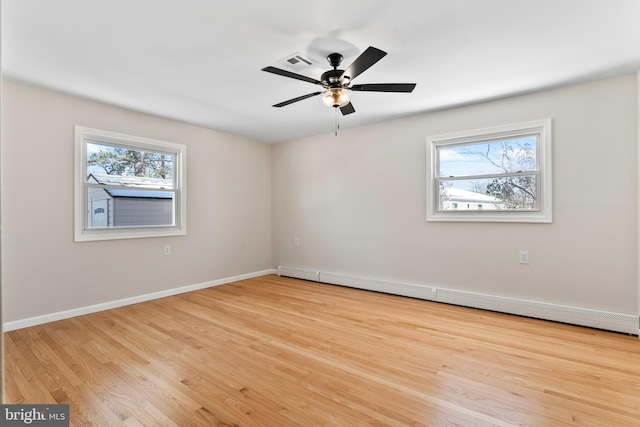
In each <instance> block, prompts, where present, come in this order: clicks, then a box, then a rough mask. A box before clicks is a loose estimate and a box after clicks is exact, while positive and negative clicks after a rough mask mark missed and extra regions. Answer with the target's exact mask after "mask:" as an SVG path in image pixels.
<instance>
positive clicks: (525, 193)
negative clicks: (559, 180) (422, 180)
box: [427, 119, 552, 222]
mask: <svg viewBox="0 0 640 427" xmlns="http://www.w3.org/2000/svg"><path fill="white" fill-rule="evenodd" d="M427 153H428V159H427V167H428V183H427V188H428V190H427V221H491V222H551V200H552V198H551V119H546V120H539V121H535V122H528V123H520V124H515V125H507V126H500V127H495V128H489V129H481V130H475V131H466V132H459V133H452V134H446V135H438V136H431V137H428V138H427ZM461 206H464V209H461Z"/></svg>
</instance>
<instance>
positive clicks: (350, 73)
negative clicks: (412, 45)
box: [340, 46, 387, 81]
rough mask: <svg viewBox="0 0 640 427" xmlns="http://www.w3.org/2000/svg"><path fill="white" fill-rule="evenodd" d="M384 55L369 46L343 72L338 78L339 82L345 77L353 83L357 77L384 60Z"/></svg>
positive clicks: (382, 52) (384, 53)
mask: <svg viewBox="0 0 640 427" xmlns="http://www.w3.org/2000/svg"><path fill="white" fill-rule="evenodd" d="M386 54H387V52H384V51H382V50H380V49H378V48H375V47H373V46H369V47H368V48H367V50H365V51H364V52H362V54H361V55H360V56H358V57H357V58H356V60H355V61H353V64H351V65H350V66H349V68H347V69H346V70H345V72H344V73H342V76H340V80H342V79H343V78H345V77H349V79H350V80H351V81H353V79H355V78H356V77H358V76H359V75H360V74H362V73H363V72H365V71H367V70H368V69H369V67H371V66H372V65H373V64H375V63H376V62H378V61H380V60H381V59H382V58H384V57H385V55H386Z"/></svg>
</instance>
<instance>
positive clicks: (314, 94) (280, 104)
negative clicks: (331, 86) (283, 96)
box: [274, 92, 322, 107]
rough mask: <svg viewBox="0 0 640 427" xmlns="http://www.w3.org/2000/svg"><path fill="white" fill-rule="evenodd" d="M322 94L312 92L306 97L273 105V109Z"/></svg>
mask: <svg viewBox="0 0 640 427" xmlns="http://www.w3.org/2000/svg"><path fill="white" fill-rule="evenodd" d="M321 93H322V92H314V93H309V94H307V95H302V96H299V97H297V98H293V99H290V100H288V101H284V102H281V103H279V104H275V105H274V107H284V106H285V105H289V104H293V103H294V102H298V101H302V100H303V99H307V98H311V97H312V96H316V95H320V94H321Z"/></svg>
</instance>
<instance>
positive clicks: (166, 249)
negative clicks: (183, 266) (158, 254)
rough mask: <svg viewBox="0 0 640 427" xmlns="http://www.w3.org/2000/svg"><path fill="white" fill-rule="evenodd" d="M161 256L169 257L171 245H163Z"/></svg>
mask: <svg viewBox="0 0 640 427" xmlns="http://www.w3.org/2000/svg"><path fill="white" fill-rule="evenodd" d="M163 254H164V256H168V255H171V245H164V249H163Z"/></svg>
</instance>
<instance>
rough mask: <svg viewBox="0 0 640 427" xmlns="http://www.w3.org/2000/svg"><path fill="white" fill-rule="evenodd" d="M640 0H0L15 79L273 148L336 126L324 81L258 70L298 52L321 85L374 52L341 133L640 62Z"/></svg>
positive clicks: (6, 64)
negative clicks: (333, 59) (364, 86)
mask: <svg viewBox="0 0 640 427" xmlns="http://www.w3.org/2000/svg"><path fill="white" fill-rule="evenodd" d="M639 16H640V1H638V0H591V1H584V0H537V1H528V0H482V1H479V0H396V1H393V2H391V1H384V0H377V1H376V0H350V1H335V0H323V1H317V2H310V1H300V0H271V1H268V2H267V1H264V0H238V1H233V2H232V1H222V0H220V1H215V0H56V1H51V0H4V1H3V2H2V67H3V73H4V75H5V77H6V78H8V79H10V80H14V81H18V82H22V83H27V84H31V85H36V86H39V87H44V88H48V89H52V90H55V91H60V92H63V93H68V94H71V95H75V96H79V97H83V98H87V99H92V100H96V101H100V102H104V103H108V104H112V105H116V106H120V107H124V108H128V109H131V110H135V111H140V112H144V113H149V114H153V115H157V116H161V117H166V118H171V119H174V120H178V121H181V122H186V123H191V124H195V125H199V126H202V127H206V128H210V129H215V130H220V131H223V132H228V133H232V134H236V135H242V136H245V137H249V138H253V139H256V140H260V141H265V142H270V143H273V142H280V141H287V140H291V139H295V138H299V137H304V136H309V135H316V134H322V133H332V132H333V131H334V121H335V114H334V113H335V110H334V109H332V108H328V107H325V106H323V105H322V103H321V101H320V97H314V98H310V99H306V100H303V101H300V102H298V103H295V104H292V105H288V106H286V107H283V108H273V107H271V105H273V104H276V103H278V102H281V101H285V100H288V99H291V98H295V97H297V96H301V95H305V94H308V93H311V92H316V91H317V90H318V88H319V87H318V86H315V85H312V84H309V83H306V82H303V81H298V80H293V79H289V78H286V77H282V76H278V75H274V74H269V73H265V72H262V71H261V69H262V68H263V67H265V66H269V65H272V66H276V67H278V68H284V67H285V66H284V65H282V64H279V63H278V61H279V60H281V59H283V58H286V57H288V56H289V55H290V54H293V53H301V54H303V55H305V56H307V57H309V58H312V59H313V60H315V61H316V64H315V65H314V66H312V67H309V68H307V69H305V70H300V71H297V70H294V69H291V71H294V72H297V73H299V74H304V75H307V76H309V77H313V78H315V79H319V77H320V74H321V73H322V72H323V71H326V70H328V69H330V67H329V64H328V62H327V61H326V55H328V54H329V53H331V52H334V51H336V52H339V53H341V54H343V55H344V57H345V59H344V62H343V67H341V68H343V69H344V68H346V66H348V65H349V64H350V63H351V62H352V61H353V60H354V59H355V58H356V57H357V56H358V55H359V54H360V53H361V52H362V51H364V50H365V49H366V48H367V47H368V46H375V47H377V48H379V49H382V50H384V51H386V52H388V55H387V56H386V57H385V58H383V59H382V60H381V61H380V62H378V63H377V64H375V65H374V66H373V67H371V68H370V69H369V70H367V71H366V72H364V73H363V74H362V75H360V76H358V77H357V78H356V79H354V83H356V84H361V83H387V82H399V83H406V82H409V83H413V82H415V83H417V87H416V89H415V90H414V91H413V93H411V94H396V93H370V92H354V93H353V95H352V102H353V105H354V106H355V109H356V113H354V114H351V115H348V116H344V117H341V118H340V126H341V128H342V129H345V128H353V127H357V126H362V125H366V124H371V123H376V122H381V121H386V120H391V119H394V118H399V117H405V116H410V115H415V114H420V113H424V112H428V111H434V110H439V109H444V108H450V107H453V106H458V105H464V104H469V103H475V102H481V101H486V100H489V99H496V98H500V97H505V96H511V95H514V94H520V93H526V92H531V91H536V90H540V89H545V88H550V87H555V86H560V85H565V84H571V83H575V82H582V81H588V80H593V79H598V78H604V77H610V76H615V75H620V74H626V73H631V72H635V71H637V70H638V69H640V24H638V17H639Z"/></svg>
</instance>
